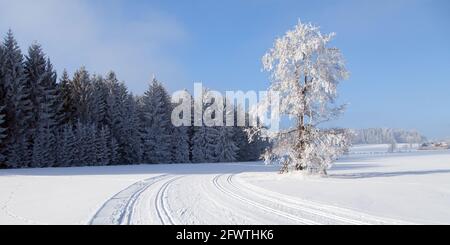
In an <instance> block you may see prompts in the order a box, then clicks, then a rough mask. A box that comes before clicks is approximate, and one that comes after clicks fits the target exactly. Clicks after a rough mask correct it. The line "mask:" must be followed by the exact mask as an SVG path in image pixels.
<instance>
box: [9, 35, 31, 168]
mask: <svg viewBox="0 0 450 245" xmlns="http://www.w3.org/2000/svg"><path fill="white" fill-rule="evenodd" d="M3 57H4V58H3V62H4V65H3V84H4V86H5V88H6V93H5V100H6V108H7V109H6V122H7V128H8V129H9V130H8V136H7V137H8V139H7V142H6V143H7V148H8V149H7V151H8V155H7V158H8V159H7V165H8V166H10V167H27V166H29V165H30V163H31V155H32V154H31V140H32V130H31V125H32V120H33V113H32V104H31V100H30V92H29V88H28V87H27V84H26V79H25V73H24V67H23V56H22V53H21V51H20V48H19V46H18V45H17V41H16V40H15V38H14V35H13V34H12V31H11V30H10V31H9V32H8V34H7V36H6V38H5V41H4V54H3Z"/></svg>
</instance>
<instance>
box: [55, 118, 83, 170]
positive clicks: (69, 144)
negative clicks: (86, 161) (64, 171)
mask: <svg viewBox="0 0 450 245" xmlns="http://www.w3.org/2000/svg"><path fill="white" fill-rule="evenodd" d="M58 142H59V144H58V155H57V159H58V164H59V166H61V167H71V166H74V165H75V163H76V162H75V161H76V159H77V157H78V156H77V148H76V147H77V138H76V135H75V133H74V130H73V126H72V125H71V124H67V125H65V126H64V127H63V129H62V131H61V134H60V136H59V140H58Z"/></svg>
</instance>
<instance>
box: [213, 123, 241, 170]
mask: <svg viewBox="0 0 450 245" xmlns="http://www.w3.org/2000/svg"><path fill="white" fill-rule="evenodd" d="M218 133H219V139H218V141H217V142H216V144H217V148H216V154H217V157H218V161H219V162H235V161H236V160H237V158H238V152H239V148H238V147H237V145H236V143H235V142H234V138H233V136H234V130H233V127H226V126H225V127H219V128H218Z"/></svg>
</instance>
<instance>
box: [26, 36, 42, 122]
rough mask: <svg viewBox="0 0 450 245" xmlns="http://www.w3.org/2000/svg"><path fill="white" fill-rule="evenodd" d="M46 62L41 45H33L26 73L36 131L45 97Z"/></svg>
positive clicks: (30, 48) (27, 59)
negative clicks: (43, 88) (41, 102)
mask: <svg viewBox="0 0 450 245" xmlns="http://www.w3.org/2000/svg"><path fill="white" fill-rule="evenodd" d="M46 65H47V64H46V60H45V54H44V52H43V51H42V48H41V46H40V45H39V44H37V43H33V44H32V45H31V46H30V47H29V49H28V55H27V56H25V62H24V70H25V71H24V73H25V79H26V85H25V86H26V87H27V88H29V93H30V101H31V104H32V113H33V118H32V122H33V125H32V126H31V127H32V128H33V129H36V128H37V127H38V126H37V122H38V120H39V112H40V109H41V108H40V106H39V105H40V100H41V97H42V96H43V91H42V83H43V80H44V79H45V78H46V75H47V74H46Z"/></svg>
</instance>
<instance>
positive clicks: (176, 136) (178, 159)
mask: <svg viewBox="0 0 450 245" xmlns="http://www.w3.org/2000/svg"><path fill="white" fill-rule="evenodd" d="M188 131H189V128H188V127H184V126H183V127H175V128H174V130H173V137H172V140H173V143H172V145H173V148H172V158H173V162H174V163H189V153H190V144H189V134H188V133H189V132H188Z"/></svg>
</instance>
